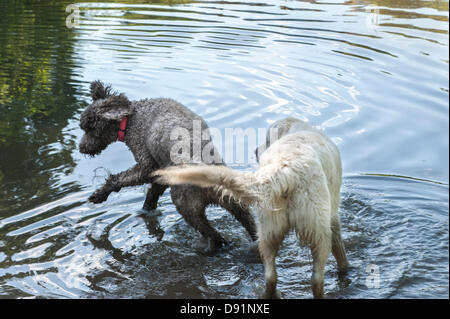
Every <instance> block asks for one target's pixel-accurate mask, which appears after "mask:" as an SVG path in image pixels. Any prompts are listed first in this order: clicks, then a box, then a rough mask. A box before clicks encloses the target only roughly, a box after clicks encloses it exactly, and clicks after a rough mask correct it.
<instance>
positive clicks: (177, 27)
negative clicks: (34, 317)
mask: <svg viewBox="0 0 450 319" xmlns="http://www.w3.org/2000/svg"><path fill="white" fill-rule="evenodd" d="M68 4H70V2H69V1H59V2H58V4H56V5H55V4H54V1H45V0H44V1H39V2H33V3H30V2H29V1H2V2H1V4H0V12H1V17H0V119H1V121H0V296H1V297H6V298H21V297H46V298H54V297H57V298H60V297H61V298H92V297H106V298H144V297H145V298H154V297H155V298H156V297H166V298H255V297H258V295H259V294H260V293H261V292H262V289H263V286H264V278H263V265H262V264H261V263H260V261H259V259H258V258H257V255H256V253H255V250H254V246H253V245H252V243H251V240H250V238H249V237H248V235H247V234H246V233H245V232H244V230H243V228H242V227H241V226H240V225H239V224H238V223H237V222H236V221H234V220H233V219H232V217H230V215H229V214H227V213H224V211H223V210H222V209H220V208H215V207H210V208H208V210H207V214H208V217H209V219H210V220H211V222H212V224H213V225H214V227H216V228H217V229H218V230H219V231H220V232H221V234H222V235H223V236H224V237H225V238H226V239H227V240H228V242H229V245H228V246H227V247H226V248H224V249H222V250H221V251H219V252H218V253H217V254H214V255H205V254H202V253H201V251H199V249H198V247H200V246H201V244H202V241H201V237H200V235H199V234H198V233H196V232H195V231H194V230H193V229H192V228H190V227H188V226H187V224H186V223H185V222H184V220H183V219H182V218H181V216H180V215H179V214H178V213H177V212H176V210H175V207H174V205H173V204H172V202H171V200H170V194H169V191H167V192H166V193H165V194H164V195H163V196H162V197H161V198H160V201H159V207H158V210H159V212H160V214H159V215H157V214H148V213H145V212H144V211H142V210H141V207H142V203H143V200H144V198H145V191H146V189H147V186H140V187H132V188H126V189H123V190H122V191H121V192H120V193H113V194H112V195H111V196H110V197H109V199H108V201H106V202H104V203H102V204H98V205H94V204H91V203H88V202H87V198H88V196H89V195H90V194H91V193H92V192H93V191H94V190H95V188H96V187H98V186H99V185H101V183H102V182H103V181H104V179H105V177H106V176H107V174H108V173H117V172H120V171H122V170H125V169H127V168H129V167H131V166H132V165H133V164H134V160H133V157H132V155H131V153H129V152H128V150H127V148H126V146H125V145H124V144H123V143H114V144H112V145H110V146H109V147H108V149H107V150H105V151H104V152H103V153H102V154H100V155H99V156H97V157H95V158H89V157H84V156H82V155H81V154H80V153H79V151H78V150H77V144H78V143H79V141H80V139H81V136H82V131H81V130H80V128H79V127H78V121H79V117H80V113H81V112H82V110H83V109H84V108H85V107H86V105H88V103H89V102H90V99H89V96H88V89H89V82H90V81H92V80H95V79H100V80H103V81H105V82H108V83H111V84H112V85H113V87H114V88H115V89H116V90H118V91H120V92H124V93H126V94H127V95H128V97H129V98H130V99H141V98H146V97H161V96H164V97H171V98H173V99H175V100H178V101H179V102H181V103H183V104H184V105H186V106H188V107H189V108H190V109H192V110H193V111H195V112H196V113H198V114H199V115H201V116H203V117H204V118H205V120H206V121H207V123H208V124H209V125H210V127H215V128H218V129H219V130H224V129H225V128H236V127H240V128H243V129H246V128H266V127H268V126H269V125H270V124H271V123H273V122H274V121H276V120H278V119H281V118H283V117H286V116H294V117H298V118H300V119H303V120H307V121H308V122H310V123H311V124H313V125H316V126H320V127H322V128H323V129H324V130H325V131H326V132H327V133H328V134H329V135H330V136H331V137H332V138H333V139H334V140H335V141H336V143H337V144H338V146H339V148H340V151H341V155H342V160H343V169H344V179H343V187H342V200H341V206H340V214H341V221H342V228H343V230H342V231H343V237H344V241H345V245H346V248H347V251H348V258H349V262H350V264H351V268H350V270H349V273H348V275H347V276H346V277H345V278H341V279H339V278H338V276H337V272H336V264H335V261H334V259H333V258H332V257H331V256H330V259H329V262H328V264H327V266H326V280H325V292H326V297H328V298H448V297H449V276H448V275H449V199H448V195H449V188H448V181H449V170H448V167H449V155H448V150H449V131H448V128H449V118H448V112H449V104H448V98H449V73H448V66H449V65H448V64H449V58H448V54H449V38H448V30H449V24H448V19H449V10H448V9H449V3H448V1H425V0H371V1H368V0H367V1H365V0H347V1H344V0H327V1H314V0H310V1H281V0H271V1H268V0H250V1H207V0H205V1H181V0H180V1H176V0H174V1H164V0H159V1H145V0H140V1H127V2H125V1H108V2H104V1H96V2H91V1H85V2H80V3H78V6H79V8H80V20H79V25H78V26H76V27H73V28H68V27H67V25H66V22H67V21H68V22H69V26H71V25H70V23H71V22H74V21H75V20H71V18H70V17H69V15H70V14H71V11H70V10H69V12H66V6H67V5H68ZM68 17H69V18H68ZM67 18H68V19H67ZM228 164H230V165H231V166H235V167H236V169H241V170H252V169H254V166H255V164H254V163H251V161H250V160H249V159H247V161H246V162H245V163H241V164H239V165H237V164H236V163H228ZM235 164H236V165H235ZM277 265H278V275H279V289H280V290H281V292H282V294H283V297H284V298H311V297H312V294H311V289H310V276H311V268H312V265H311V257H310V254H309V252H308V250H307V249H304V248H301V247H299V245H298V244H297V242H296V239H295V237H294V235H290V236H288V237H287V238H286V240H285V242H284V245H283V247H282V249H281V250H280V253H279V256H278V258H277Z"/></svg>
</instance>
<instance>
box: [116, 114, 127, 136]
mask: <svg viewBox="0 0 450 319" xmlns="http://www.w3.org/2000/svg"><path fill="white" fill-rule="evenodd" d="M127 120H128V117H126V116H125V117H124V118H123V119H122V121H120V125H119V132H118V133H117V139H118V140H119V141H121V142H123V141H124V140H125V130H126V129H127Z"/></svg>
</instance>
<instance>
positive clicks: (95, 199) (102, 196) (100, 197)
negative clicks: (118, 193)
mask: <svg viewBox="0 0 450 319" xmlns="http://www.w3.org/2000/svg"><path fill="white" fill-rule="evenodd" d="M109 194H110V193H105V192H100V191H96V192H95V193H94V194H92V195H91V196H89V198H88V200H89V201H90V202H91V203H94V204H99V203H102V202H104V201H105V200H107V199H108V196H109Z"/></svg>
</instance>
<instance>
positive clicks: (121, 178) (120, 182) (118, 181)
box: [89, 164, 149, 204]
mask: <svg viewBox="0 0 450 319" xmlns="http://www.w3.org/2000/svg"><path fill="white" fill-rule="evenodd" d="M148 176H149V172H148V171H147V170H145V169H143V168H142V167H141V165H139V164H136V165H134V166H133V167H132V168H130V169H129V170H126V171H124V172H121V173H119V174H115V175H110V176H109V177H108V178H107V180H106V183H105V184H104V185H103V186H102V187H101V188H99V189H97V190H96V191H95V192H94V194H92V195H91V196H90V197H89V201H90V202H92V203H96V204H98V203H101V202H104V201H105V200H107V199H108V196H109V194H111V193H112V192H118V191H120V189H121V188H122V187H127V186H137V185H142V184H144V183H146V181H148V179H149V177H148Z"/></svg>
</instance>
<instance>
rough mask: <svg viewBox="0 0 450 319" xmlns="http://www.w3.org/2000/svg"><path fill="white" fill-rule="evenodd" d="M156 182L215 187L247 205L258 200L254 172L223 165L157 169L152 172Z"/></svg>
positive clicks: (224, 194)
mask: <svg viewBox="0 0 450 319" xmlns="http://www.w3.org/2000/svg"><path fill="white" fill-rule="evenodd" d="M151 177H154V178H156V179H155V182H157V183H159V184H165V185H181V184H190V185H194V186H199V187H214V188H216V189H217V190H218V191H220V192H221V195H222V197H224V196H231V197H233V198H235V199H236V200H237V201H239V202H241V203H242V204H245V205H250V204H252V203H254V202H255V201H258V199H259V196H258V194H256V192H255V186H256V185H255V184H256V179H255V176H254V173H251V172H240V171H235V170H232V169H231V168H229V167H226V166H222V165H201V164H200V165H180V166H172V167H168V168H165V169H161V170H157V171H155V172H153V173H152V174H151Z"/></svg>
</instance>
